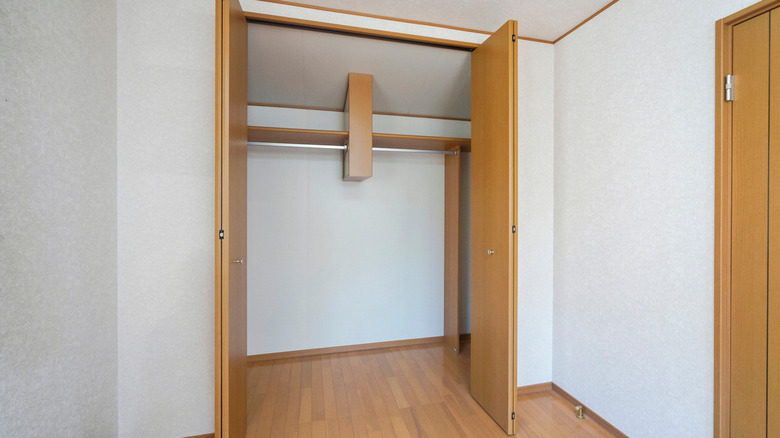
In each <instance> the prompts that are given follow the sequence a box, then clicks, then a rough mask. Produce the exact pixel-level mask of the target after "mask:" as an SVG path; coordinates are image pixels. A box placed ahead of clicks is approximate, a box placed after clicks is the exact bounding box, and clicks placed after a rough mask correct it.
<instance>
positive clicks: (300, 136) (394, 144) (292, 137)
mask: <svg viewBox="0 0 780 438" xmlns="http://www.w3.org/2000/svg"><path fill="white" fill-rule="evenodd" d="M248 130H249V133H248V139H249V141H263V142H272V143H311V144H325V145H337V146H340V145H343V144H344V142H345V141H346V140H347V138H348V137H349V133H348V132H347V131H322V130H316V129H290V128H271V127H266V126H249V127H248ZM372 137H373V146H374V147H378V148H398V149H425V150H431V151H449V150H454V149H456V148H458V147H460V150H461V152H471V139H470V138H454V137H430V136H424V135H401V134H377V133H374V134H373V135H372Z"/></svg>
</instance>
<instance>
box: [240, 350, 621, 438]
mask: <svg viewBox="0 0 780 438" xmlns="http://www.w3.org/2000/svg"><path fill="white" fill-rule="evenodd" d="M469 353H470V346H469V345H468V343H467V342H466V343H464V344H463V345H462V347H461V354H459V355H456V354H451V353H450V352H449V351H447V350H446V347H445V346H444V344H431V345H425V346H412V347H394V348H388V349H379V350H370V351H360V352H350V353H335V354H326V355H320V356H310V357H300V358H290V359H278V360H273V361H266V362H255V363H253V364H252V365H251V366H250V369H249V370H248V374H247V389H248V391H249V400H248V406H249V409H250V412H248V419H249V420H248V423H247V437H252V438H263V437H274V438H277V437H306V438H308V437H315V438H316V437H328V438H350V437H367V438H375V437H376V438H389V437H400V438H422V437H447V438H450V437H453V438H470V437H474V438H483V437H484V438H493V437H495V438H504V437H506V434H504V432H503V431H502V430H501V428H500V427H499V426H498V425H497V424H496V423H495V422H494V421H493V420H492V419H491V418H490V416H488V415H487V414H486V413H485V412H484V411H483V410H482V408H481V407H480V406H479V404H478V403H477V402H475V401H474V399H473V398H471V395H470V393H469V364H470V363H469V362H470V358H469ZM516 436H517V437H519V438H530V437H543V438H550V437H553V438H557V437H609V436H611V435H610V434H609V433H608V432H607V431H606V430H604V429H603V428H602V427H601V426H600V425H599V424H597V423H596V422H594V421H593V420H592V419H590V418H588V417H587V415H586V418H585V420H578V419H576V417H575V411H574V406H572V405H571V404H570V403H569V402H568V401H566V399H564V398H563V397H561V396H560V395H559V394H557V393H555V392H553V391H543V392H539V393H533V394H524V395H521V396H518V397H517V420H516Z"/></svg>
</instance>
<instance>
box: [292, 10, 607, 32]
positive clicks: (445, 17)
mask: <svg viewBox="0 0 780 438" xmlns="http://www.w3.org/2000/svg"><path fill="white" fill-rule="evenodd" d="M294 1H295V2H296V3H303V4H308V5H314V6H324V7H329V8H336V9H344V10H348V11H354V12H362V13H367V14H375V15H382V16H386V17H394V18H404V19H407V20H416V21H424V22H429V23H438V24H447V25H450V26H458V27H465V28H469V29H477V30H485V31H488V32H493V31H495V30H496V29H498V28H499V27H501V25H502V24H504V23H505V22H506V21H507V20H517V24H518V33H519V34H520V35H521V36H524V37H531V38H539V39H543V40H549V41H552V40H555V39H556V38H558V37H559V36H561V35H563V34H564V33H566V32H567V31H568V30H569V29H571V28H572V27H574V26H576V25H577V24H579V23H581V22H582V21H583V20H585V19H587V18H588V17H590V16H591V15H592V14H594V13H595V12H597V11H598V10H599V9H601V8H602V7H604V6H606V5H607V4H608V3H609V1H608V0H370V1H366V0H294Z"/></svg>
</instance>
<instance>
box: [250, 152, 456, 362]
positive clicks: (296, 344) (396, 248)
mask: <svg viewBox="0 0 780 438" xmlns="http://www.w3.org/2000/svg"><path fill="white" fill-rule="evenodd" d="M341 172H342V164H341V153H340V152H339V151H303V150H280V149H278V148H265V147H259V148H258V147H253V148H251V150H250V152H249V158H248V181H247V185H248V189H247V198H248V212H247V217H248V219H247V230H248V231H247V243H248V249H247V261H248V266H249V269H248V278H247V283H248V293H247V295H248V305H247V307H248V310H247V314H248V318H247V324H248V335H247V344H248V348H247V350H248V354H250V355H251V354H261V353H270V352H277V351H288V350H302V349H310V348H320V347H331V346H340V345H352V344H362V343H369V342H381V341H393V340H400V339H413V338H424V337H431V336H441V335H442V331H443V309H444V304H443V296H444V292H443V291H444V158H443V156H441V155H427V154H400V153H388V152H375V153H374V174H373V176H372V177H371V178H369V179H367V180H365V181H363V182H359V183H356V182H343V181H342V180H341Z"/></svg>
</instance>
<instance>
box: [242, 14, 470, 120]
mask: <svg viewBox="0 0 780 438" xmlns="http://www.w3.org/2000/svg"><path fill="white" fill-rule="evenodd" d="M248 63H249V65H248V96H247V97H248V100H249V102H250V103H256V104H272V105H291V106H304V107H313V108H330V109H342V108H343V107H344V98H345V96H346V92H347V74H348V73H367V74H372V75H373V76H374V87H373V89H374V112H387V113H396V114H412V115H426V116H438V117H455V118H470V116H471V52H468V51H463V50H454V49H446V48H438V47H431V46H425V45H419V44H409V43H402V42H396V41H389V40H381V39H374V38H365V37H357V36H348V35H342V34H337V33H330V32H320V31H313V30H305V29H299V28H292V27H285V26H275V25H268V24H257V23H250V25H249V47H248Z"/></svg>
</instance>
